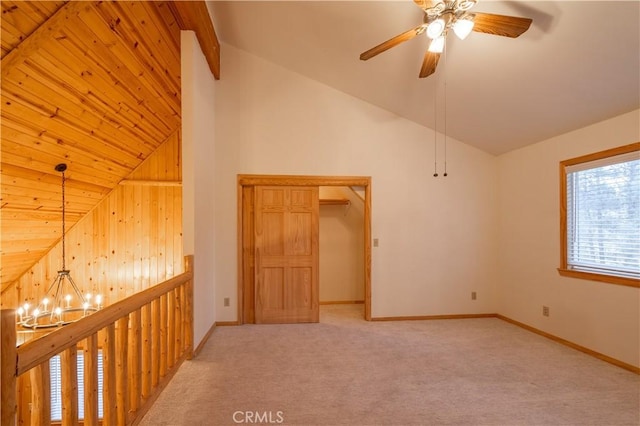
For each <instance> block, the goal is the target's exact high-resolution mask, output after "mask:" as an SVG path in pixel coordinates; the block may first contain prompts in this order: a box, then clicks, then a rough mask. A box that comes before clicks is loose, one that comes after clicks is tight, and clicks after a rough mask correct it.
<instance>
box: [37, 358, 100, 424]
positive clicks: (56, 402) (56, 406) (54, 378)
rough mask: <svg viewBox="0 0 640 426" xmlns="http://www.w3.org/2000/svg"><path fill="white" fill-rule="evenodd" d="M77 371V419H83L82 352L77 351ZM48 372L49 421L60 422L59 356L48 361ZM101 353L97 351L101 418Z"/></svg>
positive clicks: (60, 380)
mask: <svg viewBox="0 0 640 426" xmlns="http://www.w3.org/2000/svg"><path fill="white" fill-rule="evenodd" d="M76 361H77V369H78V418H79V419H80V420H83V419H84V403H83V401H84V351H78V356H77V357H76ZM49 371H50V376H51V420H52V421H53V422H59V421H61V420H62V378H61V376H62V370H61V367H60V355H55V356H54V357H52V358H50V359H49ZM102 371H103V369H102V351H98V417H99V418H102V407H103V404H102V392H103V384H102Z"/></svg>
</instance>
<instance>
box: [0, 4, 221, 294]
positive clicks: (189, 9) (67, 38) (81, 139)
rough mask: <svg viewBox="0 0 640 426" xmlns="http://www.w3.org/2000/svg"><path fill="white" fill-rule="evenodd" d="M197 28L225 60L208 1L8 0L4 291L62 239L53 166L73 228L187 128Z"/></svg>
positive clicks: (0, 268)
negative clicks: (188, 37)
mask: <svg viewBox="0 0 640 426" xmlns="http://www.w3.org/2000/svg"><path fill="white" fill-rule="evenodd" d="M187 3H188V4H190V5H191V6H187V5H186V4H187ZM203 12H204V17H205V20H202V16H203ZM198 16H199V17H201V18H200V19H197V18H195V17H198ZM196 21H197V22H196ZM207 22H208V24H207ZM189 26H191V27H193V26H198V27H199V28H207V29H206V32H205V34H206V33H207V32H208V35H205V36H202V34H203V32H202V31H196V32H197V35H198V38H199V39H201V37H204V38H208V42H209V43H211V45H210V46H213V47H210V49H214V50H215V52H214V53H215V54H216V55H217V49H218V44H217V39H215V32H214V31H213V26H212V25H211V21H210V20H209V17H208V14H206V5H205V4H204V2H185V5H183V4H180V5H178V4H177V3H176V4H174V3H173V2H153V1H149V2H146V1H144V2H143V1H132V2H119V1H118V2H85V1H70V2H61V1H57V2H53V1H28V2H25V1H4V0H3V1H2V41H1V47H2V104H1V120H2V121H1V132H2V133H1V136H2V142H1V156H0V162H1V179H2V180H1V187H2V188H1V197H2V198H1V200H0V215H1V222H2V223H1V225H0V231H1V239H0V243H1V246H0V252H1V264H0V282H1V287H2V289H3V290H4V289H5V288H6V287H7V286H9V285H11V283H12V282H14V281H15V280H16V279H18V278H19V277H20V276H21V275H22V274H23V273H24V272H25V271H27V270H28V269H29V268H30V267H31V266H32V265H33V264H34V263H35V262H37V261H38V259H40V258H41V257H42V256H43V255H44V254H45V253H46V252H47V251H48V250H49V249H50V248H51V247H52V246H54V245H55V244H56V243H57V242H58V241H59V240H60V238H61V205H62V202H61V185H60V184H61V175H60V173H59V172H56V171H55V170H54V167H55V166H56V164H58V163H66V164H67V165H68V169H67V172H66V178H67V182H66V211H67V216H66V219H67V229H69V227H71V226H72V225H73V224H74V223H76V222H77V221H78V220H79V219H80V218H81V217H82V216H84V215H85V214H87V213H88V212H89V211H90V210H91V209H92V208H93V207H94V206H95V205H96V204H97V203H98V202H99V201H100V200H101V199H102V198H104V197H105V196H106V195H107V194H108V193H109V192H110V191H111V190H112V189H113V188H114V187H116V186H117V185H118V183H119V182H120V181H121V180H123V179H124V178H125V177H126V176H128V175H129V174H130V173H131V172H132V171H133V170H134V169H136V167H138V165H140V163H141V162H142V161H144V159H145V158H147V157H148V156H149V155H150V154H151V153H152V152H154V150H156V148H158V146H160V145H161V144H162V143H163V142H164V141H165V140H166V139H167V138H168V137H169V136H171V135H172V134H174V133H175V132H176V131H178V130H179V128H180V125H181V110H180V102H181V96H180V29H191V28H188V27H189ZM207 26H208V27H210V28H208V27H207ZM193 29H196V30H198V28H193ZM201 45H204V44H203V42H202V41H201ZM205 53H211V52H205ZM216 57H217V56H215V55H214V56H211V55H207V59H208V60H209V65H210V67H211V69H212V71H214V74H216V73H219V59H217V62H216ZM212 58H213V59H212ZM217 58H219V57H217ZM216 67H217V69H216ZM218 75H219V74H218ZM218 75H216V77H218Z"/></svg>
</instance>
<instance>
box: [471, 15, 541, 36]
mask: <svg viewBox="0 0 640 426" xmlns="http://www.w3.org/2000/svg"><path fill="white" fill-rule="evenodd" d="M474 15H475V18H474V19H473V22H474V26H473V31H477V32H479V33H486V34H493V35H499V36H504V37H513V38H515V37H518V36H519V35H520V34H522V33H524V32H525V31H527V30H528V29H529V26H530V25H531V22H532V21H531V19H529V18H518V17H515V16H505V15H494V14H491V13H474Z"/></svg>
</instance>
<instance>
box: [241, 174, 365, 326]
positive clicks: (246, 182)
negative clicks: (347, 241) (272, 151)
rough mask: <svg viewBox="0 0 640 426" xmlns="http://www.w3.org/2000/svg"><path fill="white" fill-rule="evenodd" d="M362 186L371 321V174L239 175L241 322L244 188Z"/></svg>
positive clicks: (242, 304) (242, 308)
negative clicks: (263, 186) (265, 186)
mask: <svg viewBox="0 0 640 426" xmlns="http://www.w3.org/2000/svg"><path fill="white" fill-rule="evenodd" d="M261 185H269V186H318V187H320V186H359V187H364V265H363V267H364V319H365V320H367V321H371V177H370V176H296V175H294V176H286V175H246V174H239V175H238V208H237V211H238V223H237V226H238V241H237V243H238V324H244V323H245V320H244V312H245V309H246V307H245V303H246V302H245V300H244V299H245V298H244V284H245V279H244V278H245V277H244V270H245V268H244V238H243V237H244V235H243V229H244V226H243V217H244V214H245V211H244V210H245V205H246V203H245V200H244V196H243V194H244V193H245V191H244V188H247V187H253V186H261Z"/></svg>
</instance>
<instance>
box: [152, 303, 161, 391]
mask: <svg viewBox="0 0 640 426" xmlns="http://www.w3.org/2000/svg"><path fill="white" fill-rule="evenodd" d="M161 310H162V309H160V299H155V300H154V301H153V302H151V318H152V321H151V327H152V328H151V386H152V387H154V388H155V387H156V386H158V381H159V380H160V359H161V358H162V354H161V348H160V341H161V340H162V339H160V328H161V326H160V322H161V321H162V318H161V316H162V315H161V313H160V311H161Z"/></svg>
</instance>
